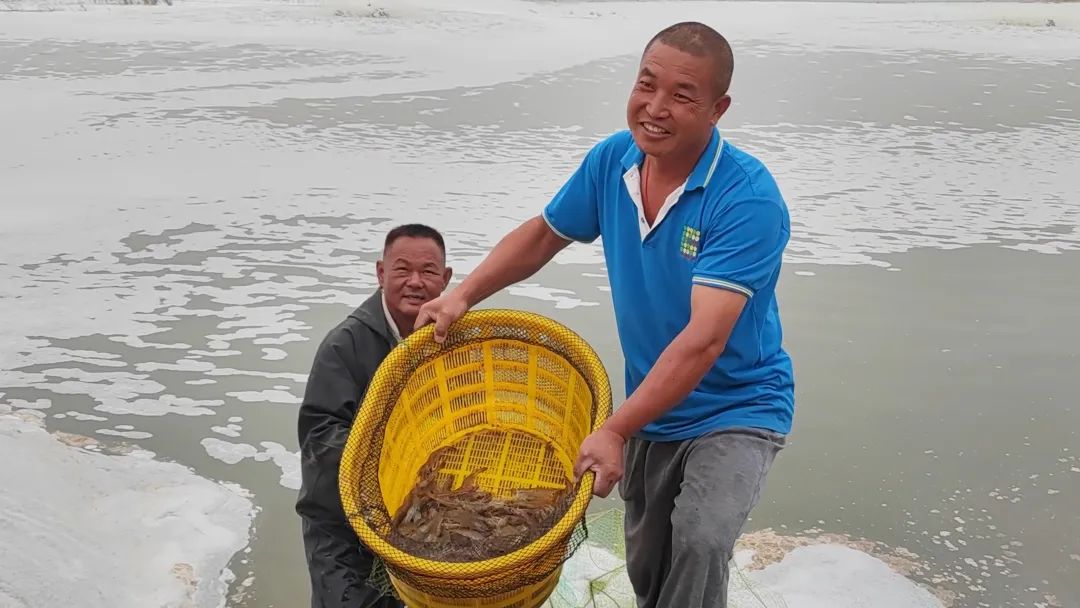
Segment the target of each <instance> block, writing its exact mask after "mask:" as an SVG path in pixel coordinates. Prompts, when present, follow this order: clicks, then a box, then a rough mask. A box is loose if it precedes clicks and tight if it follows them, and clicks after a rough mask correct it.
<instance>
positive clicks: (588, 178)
mask: <svg viewBox="0 0 1080 608" xmlns="http://www.w3.org/2000/svg"><path fill="white" fill-rule="evenodd" d="M600 150H602V148H601V147H599V146H598V147H594V148H593V149H592V150H591V151H590V152H589V154H587V155H586V157H585V160H584V161H583V162H582V163H581V165H580V166H579V167H578V169H577V171H575V172H574V174H573V175H572V176H571V177H570V179H569V180H567V182H566V183H565V184H563V187H562V188H561V189H560V190H559V192H558V193H556V195H555V197H554V198H553V199H552V200H551V202H550V203H548V205H547V207H545V208H544V211H543V214H542V215H540V216H537V217H534V218H532V219H530V220H528V221H526V222H525V223H524V224H522V225H521V226H518V227H517V228H516V229H514V231H512V232H511V233H510V234H508V235H506V236H505V237H503V238H502V240H500V241H499V243H498V244H496V245H495V247H494V249H492V250H491V253H489V254H488V255H487V257H485V258H484V260H483V261H482V262H481V263H480V265H479V266H477V268H476V270H474V271H473V272H471V273H469V276H467V277H466V278H465V280H464V281H462V283H461V285H458V286H457V288H455V289H454V290H453V291H451V292H450V293H448V294H445V295H443V296H441V297H439V298H436V299H434V300H432V301H431V302H428V303H426V304H424V305H423V306H422V307H420V312H419V313H418V314H417V315H416V323H415V324H414V326H413V327H414V329H420V328H421V327H423V326H424V325H426V324H427V323H429V322H432V321H434V322H435V332H434V333H435V336H434V337H435V341H436V342H439V343H441V342H442V341H443V340H445V339H446V332H447V330H448V329H449V328H450V326H451V325H452V324H453V323H454V322H455V321H457V320H458V319H460V318H461V317H462V315H464V314H465V311H467V310H469V309H470V308H472V307H473V306H475V305H477V304H478V303H480V302H482V301H483V300H485V299H487V298H488V297H490V296H491V295H492V294H494V293H496V292H498V291H500V290H502V289H505V288H506V287H509V286H510V285H513V284H514V283H517V282H518V281H522V280H524V279H526V278H528V277H530V276H532V275H534V274H536V272H537V271H538V270H540V269H541V268H543V266H544V265H545V264H547V263H548V262H550V261H551V258H553V257H555V254H557V253H558V252H559V251H562V249H564V248H565V247H566V246H567V245H569V244H570V243H571V242H572V241H575V240H576V241H584V242H591V241H593V240H595V239H596V238H597V237H598V236H599V235H600V222H599V213H598V198H599V197H598V189H597V179H596V171H597V169H596V163H597V157H598V156H599V154H600Z"/></svg>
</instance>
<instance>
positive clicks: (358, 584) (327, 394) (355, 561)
mask: <svg viewBox="0 0 1080 608" xmlns="http://www.w3.org/2000/svg"><path fill="white" fill-rule="evenodd" d="M369 376H370V374H368V373H367V371H366V370H365V368H364V367H363V366H361V365H360V364H359V361H358V357H357V356H356V349H355V346H354V345H353V340H352V336H351V334H349V333H346V332H342V331H335V332H334V333H333V334H331V335H330V336H328V337H327V339H326V340H324V341H323V343H322V344H321V345H320V346H319V350H318V352H317V353H316V355H315V362H314V364H313V365H312V369H311V374H310V376H309V377H308V383H307V388H306V390H305V393H304V401H303V404H302V405H301V407H300V415H299V420H298V425H297V426H298V432H299V440H300V476H301V485H300V492H299V496H298V499H297V502H296V512H297V514H298V515H300V517H301V530H302V534H303V540H304V553H305V557H306V558H307V564H308V571H309V575H310V579H311V606H312V607H313V608H361V607H364V606H371V605H375V603H376V601H377V600H378V598H379V597H380V594H379V593H378V592H377V591H376V590H374V589H372V588H370V587H368V586H367V585H366V584H365V579H366V578H367V575H368V573H369V572H370V570H371V564H372V561H373V558H372V556H371V554H370V553H368V552H366V551H364V550H363V547H362V546H361V544H360V540H359V539H358V538H357V536H356V532H355V531H353V529H352V527H351V526H350V525H349V523H348V520H347V519H346V517H345V511H344V509H343V508H342V506H341V497H340V493H339V491H338V467H339V466H340V464H341V455H342V452H343V450H344V447H345V442H346V440H347V439H348V436H349V429H350V427H351V425H352V420H353V417H354V416H355V414H356V408H357V403H358V399H359V398H360V396H361V395H362V394H363V391H364V390H365V389H366V388H367V383H368V378H369Z"/></svg>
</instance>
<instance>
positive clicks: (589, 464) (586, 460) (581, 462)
mask: <svg viewBox="0 0 1080 608" xmlns="http://www.w3.org/2000/svg"><path fill="white" fill-rule="evenodd" d="M595 464H596V459H595V458H593V457H592V456H588V455H581V456H580V457H579V458H578V459H577V462H575V463H574V483H578V482H579V481H581V478H582V476H583V475H585V472H586V471H588V470H589V469H591V468H593V466H594V465H595Z"/></svg>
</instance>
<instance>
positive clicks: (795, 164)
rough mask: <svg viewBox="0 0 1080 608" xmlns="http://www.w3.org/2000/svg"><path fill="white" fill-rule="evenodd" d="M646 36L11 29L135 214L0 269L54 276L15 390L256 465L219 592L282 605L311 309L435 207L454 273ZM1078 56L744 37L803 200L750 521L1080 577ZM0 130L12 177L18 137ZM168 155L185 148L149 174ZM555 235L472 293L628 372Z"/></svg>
mask: <svg viewBox="0 0 1080 608" xmlns="http://www.w3.org/2000/svg"><path fill="white" fill-rule="evenodd" d="M633 65H634V60H633V58H630V57H625V56H620V57H615V58H611V59H606V60H602V61H593V62H589V63H585V64H584V65H581V66H578V67H575V68H572V69H566V70H561V71H558V72H554V73H546V74H539V75H535V76H532V77H529V78H525V79H522V80H519V81H514V82H506V83H502V84H497V85H492V86H485V87H479V88H469V87H462V88H457V89H437V90H426V91H423V92H422V93H417V92H412V93H409V94H381V95H379V94H372V95H367V91H366V90H356V91H352V92H350V93H348V94H342V93H341V89H340V88H335V86H338V85H340V84H341V83H343V82H349V79H350V78H363V79H377V78H378V77H379V76H380V74H386V75H389V74H393V75H394V77H395V78H401V77H402V76H403V75H404V77H406V78H407V77H410V73H408V72H407V70H406V68H404V67H402V68H401V69H400V70H399V69H398V67H397V66H396V64H395V61H394V60H393V59H389V58H385V57H379V56H374V55H365V54H361V53H355V52H354V53H331V52H326V51H302V50H290V51H288V52H282V51H281V50H280V49H271V48H269V47H261V46H259V45H242V46H229V47H223V46H220V45H211V44H201V45H178V44H167V43H152V42H145V43H139V44H119V43H100V44H92V43H85V42H80V43H69V42H59V41H47V40H41V41H34V42H26V43H23V42H10V41H9V42H4V43H0V74H2V75H3V76H0V79H5V80H7V81H21V80H26V81H28V82H29V81H33V82H38V81H37V80H33V79H72V80H73V81H74V82H76V83H77V84H76V85H73V86H76V88H77V91H78V93H79V101H80V103H81V104H85V105H84V106H80V107H81V108H82V109H81V111H80V113H79V114H77V116H79V119H78V122H77V123H76V124H70V125H64V126H62V127H57V128H56V129H55V131H54V132H50V133H51V135H50V136H51V137H54V138H56V141H58V142H62V143H64V146H63V149H64V152H56V155H57V162H58V163H61V164H62V163H65V162H66V163H69V164H68V165H67V166H68V167H69V168H70V169H71V173H72V174H75V175H81V174H82V172H87V173H93V172H94V171H88V170H87V169H86V167H88V166H89V167H90V168H91V169H106V168H107V169H109V170H110V171H111V172H112V173H111V174H110V175H113V176H115V175H116V174H124V172H121V171H118V170H117V166H122V167H124V168H125V169H126V170H127V171H129V172H130V177H129V174H125V177H124V179H116V180H115V181H106V182H103V183H105V184H106V185H107V186H108V188H107V192H108V196H109V197H115V198H116V199H118V200H119V201H120V202H119V203H117V202H116V201H114V200H109V201H108V204H110V205H114V206H113V207H109V208H110V209H112V208H120V209H121V210H122V211H123V212H122V213H118V214H117V217H116V222H117V223H118V225H120V226H124V227H125V229H124V230H123V232H125V233H126V237H125V238H123V239H122V240H119V241H111V242H106V243H105V244H102V245H100V246H98V247H97V248H96V249H95V250H94V251H93V252H92V253H90V254H87V253H85V252H82V253H79V254H72V253H68V252H67V251H66V250H65V245H64V244H63V243H56V244H55V245H54V246H53V249H55V251H56V253H55V254H53V255H49V256H43V257H41V258H40V259H35V260H33V261H32V262H30V263H26V264H21V265H19V266H13V265H10V264H5V265H3V267H2V268H3V277H4V280H5V282H6V283H7V285H8V287H7V288H6V291H4V292H3V293H6V294H10V295H9V297H10V298H12V299H14V298H22V297H25V298H26V301H32V302H38V303H40V304H41V307H40V308H39V309H37V310H25V311H23V313H22V314H24V315H25V320H26V327H27V328H30V329H27V330H26V332H25V333H31V332H32V334H31V335H29V336H20V338H24V339H26V340H25V341H24V342H21V343H19V344H20V346H18V348H17V352H15V353H5V357H8V359H6V360H9V361H12V362H13V364H12V365H11V366H10V367H7V368H5V369H4V370H3V371H2V372H0V391H2V393H3V399H4V402H5V403H7V404H9V405H11V406H14V407H16V408H31V409H36V410H39V411H42V412H45V413H46V414H47V415H48V416H49V417H50V418H49V425H50V427H51V428H54V429H59V430H65V431H70V432H77V433H84V434H91V435H95V436H98V437H99V439H101V440H102V441H127V442H131V443H135V444H138V445H141V446H145V447H146V448H147V449H150V450H152V451H153V452H155V453H156V454H158V455H159V456H161V457H163V458H168V459H175V460H177V461H179V462H182V463H185V464H189V465H191V466H193V467H195V468H196V469H197V470H198V471H199V472H200V473H201V474H203V475H206V476H209V477H212V478H216V479H224V480H229V481H235V482H237V483H239V484H240V485H242V486H244V487H246V488H248V489H250V490H252V491H253V493H254V494H255V497H256V501H257V503H258V504H259V507H260V509H261V512H260V514H259V518H258V520H257V521H256V536H255V538H254V539H253V542H252V544H251V547H250V550H249V551H248V552H245V553H243V554H241V555H238V556H237V558H236V560H234V561H235V563H234V564H233V565H232V566H231V568H232V569H233V571H234V572H236V573H237V575H238V576H237V580H238V581H244V582H243V583H242V584H240V585H239V586H238V587H237V590H238V591H242V592H243V594H242V595H243V598H242V599H241V600H240V601H239V603H238V605H246V606H269V605H276V606H295V605H302V604H303V603H304V602H305V601H306V590H307V578H306V572H305V569H304V565H303V562H302V552H301V550H300V536H299V528H298V522H297V519H296V517H295V515H294V513H293V512H292V502H293V500H294V497H295V489H296V487H297V484H298V470H297V467H298V461H297V456H296V441H295V430H294V429H295V414H296V407H297V402H298V400H299V398H300V396H301V395H302V394H303V388H304V383H305V382H306V379H307V370H308V366H309V365H310V361H311V356H312V354H313V352H314V348H315V346H316V345H317V343H318V340H319V339H320V338H321V337H322V335H324V334H325V332H326V331H327V330H328V329H329V328H330V327H332V326H333V325H334V324H336V323H337V322H338V321H339V320H340V319H341V318H342V317H343V316H344V315H345V314H347V312H348V311H349V310H350V309H351V308H353V307H354V306H356V305H358V304H359V303H360V302H361V301H362V300H363V298H364V297H365V296H366V295H367V294H368V293H369V292H370V291H371V290H372V289H373V288H374V260H375V259H376V258H377V256H378V253H379V250H380V248H381V244H382V238H383V234H384V233H385V230H386V229H388V228H389V227H390V226H392V225H393V224H395V223H397V222H400V221H413V220H417V219H420V220H423V221H428V222H430V223H432V224H434V225H436V226H438V227H439V228H440V229H443V230H445V232H446V234H447V237H448V243H449V246H450V261H451V264H452V265H454V266H455V268H456V270H457V271H458V272H459V273H463V272H467V271H468V270H470V269H471V267H472V265H473V264H475V263H476V261H477V259H478V258H479V256H481V255H482V254H483V252H485V251H486V250H487V249H488V248H489V247H490V246H491V245H492V244H493V243H494V241H495V240H497V239H498V238H499V237H500V236H501V235H502V234H503V233H504V232H505V231H506V230H507V229H508V228H510V227H512V226H513V225H515V224H516V223H517V222H518V221H520V220H521V219H523V218H525V217H527V216H529V215H531V214H533V213H535V212H536V211H537V210H538V209H539V208H540V206H541V205H542V204H543V202H544V201H545V200H546V199H547V198H548V197H549V196H550V194H551V192H553V191H554V189H555V188H557V187H558V185H559V183H560V182H561V181H562V179H563V178H564V177H565V176H566V175H567V173H568V172H569V171H570V170H572V169H573V167H574V166H575V165H576V163H577V162H578V159H580V157H581V156H582V155H583V153H584V151H585V149H586V147H587V146H588V145H589V144H590V143H591V142H593V141H595V138H596V137H598V136H599V135H600V134H602V133H606V132H608V131H610V130H611V129H615V128H620V127H621V126H622V121H623V118H622V111H623V103H624V99H625V94H626V89H627V86H628V82H629V77H630V75H631V73H632V69H633ZM411 68H412V69H415V68H416V66H411ZM1077 68H1080V64H1077V63H1076V62H1075V61H1074V62H1061V63H1060V64H1058V65H1047V64H1038V65H1036V64H1024V63H1019V64H1016V63H1013V64H1006V63H1002V62H997V61H988V60H986V59H981V58H978V57H971V56H961V55H949V54H943V53H936V54H930V53H918V54H916V53H910V54H904V53H896V54H888V55H886V54H881V53H872V52H864V51H855V50H848V51H832V52H823V51H813V52H807V51H805V50H803V49H792V48H786V47H784V46H783V45H779V44H765V43H760V44H758V45H750V46H746V47H744V48H743V50H742V51H741V52H740V68H739V73H738V76H737V78H736V105H735V106H734V108H733V109H732V111H731V113H730V115H729V117H728V118H726V119H725V121H724V130H725V133H726V134H727V136H728V137H730V138H731V139H732V140H733V141H735V142H736V143H738V144H739V145H741V146H744V147H745V148H747V149H749V150H751V151H753V152H755V153H757V154H758V155H760V156H761V157H763V158H765V159H766V160H767V162H768V164H769V166H770V167H771V168H772V169H773V170H774V172H776V173H777V174H778V175H779V176H780V181H781V184H782V186H783V188H784V190H785V192H786V193H787V196H788V197H789V199H790V201H791V209H792V218H793V224H794V230H793V238H792V245H791V249H790V252H789V261H790V262H791V263H792V265H791V266H789V267H788V269H787V271H786V273H785V277H784V281H783V287H782V290H783V291H782V296H783V301H782V308H783V311H784V314H785V316H786V319H787V321H786V324H785V330H786V336H787V338H788V341H789V343H790V345H791V346H790V347H791V349H792V352H793V354H794V356H795V358H796V363H797V367H796V374H797V376H798V383H799V389H798V390H799V405H798V409H797V414H796V433H795V435H793V441H792V447H791V448H789V449H788V450H787V452H786V454H787V457H784V456H781V459H780V460H779V461H778V466H777V469H776V473H775V475H774V476H773V477H772V478H771V479H770V485H769V487H768V489H767V494H766V498H765V500H764V501H763V503H762V506H761V507H760V508H759V510H758V511H756V512H755V515H754V520H753V521H752V522H751V523H752V527H754V528H764V527H771V528H774V529H776V530H779V531H783V532H788V533H794V532H809V533H811V534H815V533H817V532H818V531H826V532H837V533H845V534H851V535H854V536H857V537H862V538H867V539H872V540H873V541H875V542H881V543H884V544H886V545H888V546H892V547H906V548H908V549H911V550H913V551H915V552H916V553H917V554H918V555H920V556H921V557H922V558H924V559H926V560H927V562H928V564H929V567H928V568H926V569H925V572H926V575H925V577H924V580H925V581H926V582H927V583H929V584H933V585H937V586H941V587H943V588H946V589H948V590H949V591H951V592H952V593H953V594H955V596H956V598H957V603H956V605H957V606H965V607H967V606H970V607H976V606H1006V605H1007V606H1021V605H1024V606H1036V605H1040V604H1042V605H1049V604H1047V602H1048V600H1047V599H1046V596H1047V595H1048V594H1049V595H1056V598H1055V601H1057V602H1061V603H1062V605H1076V604H1080V590H1078V589H1076V586H1075V581H1076V580H1078V579H1080V561H1078V560H1080V558H1076V559H1073V558H1075V555H1076V552H1077V550H1076V547H1075V543H1074V542H1073V541H1072V540H1070V539H1076V538H1078V537H1080V519H1078V516H1077V515H1076V511H1075V509H1074V508H1072V507H1071V506H1070V505H1074V504H1076V502H1077V501H1078V500H1080V489H1078V488H1080V460H1078V458H1080V454H1078V453H1076V452H1077V451H1078V449H1080V448H1076V447H1073V446H1077V445H1080V444H1078V442H1077V438H1076V434H1075V433H1076V432H1075V430H1074V429H1075V428H1076V427H1077V424H1076V422H1077V413H1076V411H1075V405H1074V401H1075V399H1070V397H1071V396H1073V395H1075V394H1077V392H1078V389H1080V385H1078V384H1077V381H1076V374H1075V373H1074V371H1075V369H1076V363H1077V361H1076V354H1075V352H1073V349H1072V348H1071V345H1074V344H1076V343H1077V342H1078V341H1080V335H1078V334H1077V330H1076V329H1075V323H1073V321H1072V320H1071V317H1070V312H1071V310H1072V308H1071V307H1072V306H1073V305H1072V303H1073V302H1075V300H1076V297H1077V295H1078V294H1077V291H1076V290H1077V289H1078V287H1077V285H1080V281H1075V280H1072V281H1065V280H1063V279H1062V277H1069V276H1077V274H1076V271H1075V268H1076V264H1077V263H1078V257H1077V256H1078V254H1077V253H1075V250H1077V249H1080V232H1078V230H1077V228H1076V227H1077V226H1078V225H1080V201H1078V200H1077V199H1076V193H1077V192H1080V181H1078V180H1080V176H1078V174H1077V172H1076V171H1075V164H1076V158H1078V157H1080V143H1077V142H1080V125H1078V124H1077V119H1078V117H1077V116H1074V114H1075V113H1076V110H1075V109H1076V108H1080V87H1077V86H1075V83H1072V82H1070V81H1069V80H1068V79H1067V78H1062V74H1066V73H1070V70H1071V71H1073V72H1075V71H1076V70H1077ZM208 71H210V72H222V73H224V74H225V75H226V76H227V77H224V78H223V77H217V78H215V77H214V76H215V75H214V74H206V72H208ZM233 74H238V76H237V77H235V78H233V76H232V75H233ZM412 74H419V72H414V73H412ZM777 74H789V75H790V76H785V77H784V78H778V77H777ZM136 76H138V79H136V78H135V77H136ZM155 78H156V80H155ZM54 84H55V83H54ZM279 85H280V86H279ZM324 87H325V88H324ZM330 89H333V93H331V94H324V91H325V90H330ZM5 90H8V89H5ZM282 90H288V91H290V92H291V93H290V94H288V95H286V94H284V93H282V92H281V91H282ZM298 91H307V93H306V94H294V93H297V92H298ZM744 92H745V93H744ZM744 94H745V97H743V95H744ZM26 103H28V102H26ZM39 120H43V119H39ZM43 122H47V121H43ZM16 135H17V136H18V137H22V138H24V143H25V144H26V145H27V146H28V147H29V146H33V145H37V139H36V135H37V133H36V132H35V131H32V130H29V129H27V130H24V131H18V132H17V133H16ZM20 141H23V140H20ZM63 154H70V155H71V156H70V157H67V156H63ZM3 158H4V159H5V160H6V161H10V162H7V163H6V164H5V165H3V169H4V170H5V171H10V172H11V173H12V174H13V175H14V176H15V177H18V178H20V179H23V178H25V174H24V173H20V172H19V171H20V170H21V168H22V167H23V165H24V163H26V162H30V161H27V160H26V159H23V158H16V157H15V156H14V155H9V156H5V157H3ZM31 160H32V161H33V162H35V163H38V164H39V165H40V164H42V163H43V161H42V160H41V159H40V158H37V157H31ZM163 162H164V163H165V164H166V165H167V166H169V167H172V168H173V169H174V171H175V174H168V177H169V178H170V181H168V182H167V183H164V184H155V183H153V182H154V180H155V179H160V177H159V176H160V175H162V174H163V173H162V172H161V170H160V168H158V165H159V164H161V163H163ZM85 163H90V164H89V165H87V164H85ZM117 163H120V164H119V165H117ZM141 172H145V173H146V175H142V176H140V173H141ZM1018 176H1021V177H1018ZM99 177H100V176H99ZM26 179H28V181H29V178H26ZM126 180H131V181H130V182H128V181H126ZM132 184H135V186H134V187H132V188H131V189H130V190H129V189H128V188H126V187H125V186H131V185H132ZM47 185H48V186H50V187H54V186H55V185H54V184H47ZM148 193H150V194H148ZM98 196H101V194H100V193H99V194H98ZM91 215H92V214H91ZM87 221H88V222H95V221H96V222H102V221H103V220H100V218H93V217H91V218H89V219H88V220H87ZM108 221H112V220H108ZM143 222H146V223H151V224H152V225H155V226H159V227H157V228H154V229H147V228H145V227H144V226H143V225H142V223H143ZM93 225H94V226H98V227H99V228H100V226H101V224H93ZM162 226H164V227H162ZM113 228H115V227H113ZM78 236H81V235H73V238H74V237H78ZM1014 250H1019V251H1014ZM1047 253H1058V254H1064V255H1056V256H1046V255H1042V254H1047ZM559 262H560V263H559V264H556V265H553V266H552V267H550V268H548V269H545V270H544V271H543V272H541V273H540V274H539V275H537V276H536V277H534V278H532V279H530V280H529V281H526V282H525V284H523V285H521V286H518V287H515V288H514V289H512V290H510V292H509V293H507V294H502V295H500V296H498V297H496V298H494V299H493V300H492V301H491V302H490V304H491V305H500V306H512V307H517V308H525V309H530V310H535V311H538V312H541V313H543V314H548V315H550V316H552V317H554V318H556V319H558V320H560V321H562V322H564V323H566V324H568V325H570V326H571V327H572V328H573V329H575V330H577V331H579V332H580V333H582V334H583V335H584V336H585V337H586V339H588V340H589V341H590V343H592V344H593V345H594V346H595V347H596V348H597V350H598V351H599V352H600V354H601V356H602V358H603V359H604V362H605V364H606V365H607V366H608V369H609V371H610V372H611V375H612V380H613V388H614V389H615V392H616V396H617V397H619V396H621V392H622V386H621V384H622V372H621V367H620V366H621V361H620V358H619V351H618V345H617V343H616V342H615V339H614V325H613V321H612V320H611V318H610V300H609V294H608V292H607V291H606V281H605V279H604V274H603V268H602V267H601V265H602V257H601V256H600V255H599V245H598V244H596V245H592V246H575V247H574V248H572V249H571V250H569V251H567V252H566V253H565V254H564V255H561V256H560V258H559ZM811 264H814V265H811ZM836 264H839V265H857V266H856V267H854V268H836V267H832V266H831V265H836ZM867 266H869V267H867ZM875 266H878V267H883V268H888V269H890V270H894V271H895V272H883V271H882V270H881V268H876V267H875ZM459 276H460V274H459ZM642 322H648V320H642ZM1070 543H1072V544H1071V545H1070ZM252 576H254V579H251V577H252Z"/></svg>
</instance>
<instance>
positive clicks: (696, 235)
mask: <svg viewBox="0 0 1080 608" xmlns="http://www.w3.org/2000/svg"><path fill="white" fill-rule="evenodd" d="M700 242H701V231H700V230H698V229H697V228H693V227H690V226H683V231H682V242H680V243H679V253H680V254H682V256H683V257H684V258H686V259H688V260H692V259H694V258H696V257H697V254H698V244H699V243H700Z"/></svg>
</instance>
